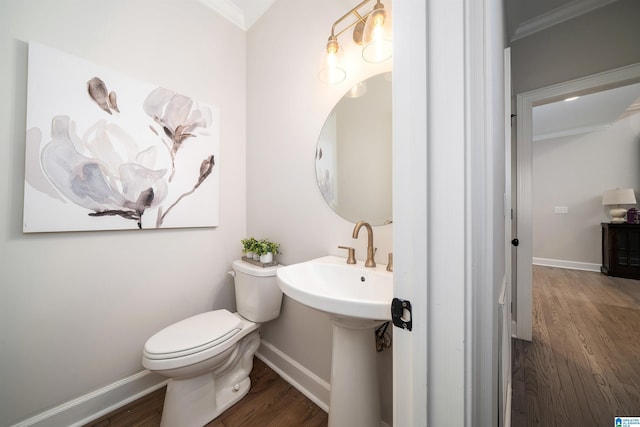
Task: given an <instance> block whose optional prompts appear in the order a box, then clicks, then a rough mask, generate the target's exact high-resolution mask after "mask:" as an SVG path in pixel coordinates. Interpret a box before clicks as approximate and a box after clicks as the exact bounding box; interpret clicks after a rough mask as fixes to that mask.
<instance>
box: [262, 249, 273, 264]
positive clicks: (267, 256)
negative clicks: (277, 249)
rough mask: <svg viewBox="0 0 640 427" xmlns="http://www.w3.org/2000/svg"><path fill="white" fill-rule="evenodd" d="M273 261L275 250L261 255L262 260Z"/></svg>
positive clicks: (265, 261)
mask: <svg viewBox="0 0 640 427" xmlns="http://www.w3.org/2000/svg"><path fill="white" fill-rule="evenodd" d="M272 261H273V252H267V253H266V254H262V255H260V262H264V263H267V262H272Z"/></svg>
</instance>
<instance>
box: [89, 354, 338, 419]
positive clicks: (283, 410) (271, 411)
mask: <svg viewBox="0 0 640 427" xmlns="http://www.w3.org/2000/svg"><path fill="white" fill-rule="evenodd" d="M250 377H251V389H250V390H249V394H247V395H246V396H245V397H244V398H243V399H242V400H240V401H239V402H238V403H236V404H235V405H234V406H232V407H231V408H229V409H227V410H226V411H225V412H224V413H223V414H222V415H220V416H219V417H218V418H216V419H215V420H213V421H212V422H210V423H209V424H207V425H206V427H223V426H224V427H242V426H247V427H249V426H250V427H254V426H260V427H291V426H304V427H324V426H326V425H327V421H328V415H327V413H326V412H324V411H323V410H322V409H320V408H319V407H318V406H317V405H315V404H314V403H313V402H312V401H311V400H309V399H308V398H307V397H305V396H304V395H303V394H302V393H300V392H299V391H298V390H296V389H295V388H294V387H292V386H291V385H290V384H289V383H287V382H286V381H285V380H283V379H282V378H281V377H280V376H279V375H278V374H276V373H275V372H274V371H273V370H271V369H270V368H269V367H268V366H267V365H265V364H264V362H262V361H261V360H260V359H258V358H254V364H253V370H252V371H251V375H250ZM164 392H165V387H163V388H161V389H159V390H157V391H155V392H153V393H151V394H149V395H147V396H145V397H143V398H141V399H138V400H136V401H135V402H132V403H130V404H129V405H127V406H124V407H122V408H120V409H118V410H117V411H115V412H113V413H111V414H107V415H105V416H104V417H102V418H99V419H97V420H95V421H93V422H91V423H89V424H87V425H86V426H84V427H106V426H109V427H156V426H159V425H160V417H161V415H162V405H163V403H164Z"/></svg>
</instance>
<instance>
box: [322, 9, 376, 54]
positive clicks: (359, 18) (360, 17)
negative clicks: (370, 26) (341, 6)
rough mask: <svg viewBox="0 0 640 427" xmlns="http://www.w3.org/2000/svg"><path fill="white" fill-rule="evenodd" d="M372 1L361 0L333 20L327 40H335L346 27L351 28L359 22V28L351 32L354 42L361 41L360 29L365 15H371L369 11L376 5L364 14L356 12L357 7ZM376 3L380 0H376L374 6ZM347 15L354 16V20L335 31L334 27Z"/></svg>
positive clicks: (362, 26) (365, 17) (361, 29)
mask: <svg viewBox="0 0 640 427" xmlns="http://www.w3.org/2000/svg"><path fill="white" fill-rule="evenodd" d="M372 1H373V0H363V1H362V2H360V3H359V4H358V5H357V6H356V7H354V8H353V9H351V10H350V11H348V12H347V13H345V14H344V15H342V16H341V17H340V18H338V19H337V20H336V22H334V23H333V25H332V26H331V36H330V37H329V41H337V39H338V37H339V36H340V35H342V34H343V33H344V32H345V31H347V30H348V29H350V28H352V27H353V26H356V25H358V24H360V25H359V27H360V28H358V27H356V29H355V30H354V32H353V39H354V41H355V42H356V43H358V44H360V43H361V42H362V31H363V29H364V21H366V19H367V17H368V16H369V15H371V13H372V12H373V11H374V10H376V7H374V8H373V9H371V10H370V11H368V12H367V13H365V14H360V13H359V12H358V9H360V8H362V7H363V6H364V5H366V4H367V3H370V2H372ZM378 4H380V0H376V6H378ZM349 15H353V16H355V17H356V20H355V21H353V22H351V23H350V24H349V25H347V26H346V27H344V28H343V29H342V30H340V31H339V32H338V33H336V27H337V26H338V24H340V23H341V22H342V21H344V20H345V19H346V18H348V17H349Z"/></svg>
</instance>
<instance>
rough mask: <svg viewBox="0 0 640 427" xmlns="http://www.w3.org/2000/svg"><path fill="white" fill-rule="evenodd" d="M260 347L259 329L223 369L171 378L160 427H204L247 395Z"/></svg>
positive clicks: (247, 338) (240, 345)
mask: <svg viewBox="0 0 640 427" xmlns="http://www.w3.org/2000/svg"><path fill="white" fill-rule="evenodd" d="M259 346H260V335H259V333H258V331H257V330H256V331H254V332H252V333H250V334H249V335H247V336H246V337H245V338H244V339H243V340H242V341H241V342H240V343H239V345H238V346H237V347H236V348H235V349H234V351H233V354H232V355H231V356H230V357H229V359H228V360H227V362H225V363H223V364H222V365H221V366H220V367H218V368H216V369H214V370H212V371H210V372H207V373H204V374H202V375H198V376H194V377H190V378H171V379H170V380H169V383H168V385H167V392H166V395H165V399H164V407H163V409H162V420H161V422H160V427H202V426H203V425H205V424H207V423H208V422H210V421H211V420H213V419H215V418H216V417H218V416H219V415H220V414H222V413H223V412H224V411H226V410H227V409H228V408H229V407H231V406H232V405H233V404H234V403H236V402H238V401H239V400H240V399H242V398H243V397H244V396H246V395H247V393H248V392H249V388H250V387H251V380H250V379H249V374H250V373H251V369H252V368H253V356H254V355H255V353H256V351H257V350H258V347H259Z"/></svg>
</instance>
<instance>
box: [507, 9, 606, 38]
mask: <svg viewBox="0 0 640 427" xmlns="http://www.w3.org/2000/svg"><path fill="white" fill-rule="evenodd" d="M615 1H617V0H573V1H572V2H570V3H567V4H565V5H564V6H560V7H557V8H555V9H553V10H550V11H549V12H546V13H544V14H542V15H539V16H536V17H535V18H532V19H529V20H527V21H525V22H523V23H521V24H520V25H518V28H516V31H515V32H514V34H513V37H511V41H515V40H518V39H521V38H524V37H527V36H530V35H531V34H534V33H537V32H538V31H542V30H545V29H547V28H550V27H553V26H554V25H557V24H560V23H561V22H565V21H568V20H569V19H573V18H575V17H577V16H580V15H583V14H585V13H588V12H591V11H593V10H596V9H599V8H601V7H603V6H606V5H608V4H610V3H613V2H615Z"/></svg>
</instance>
